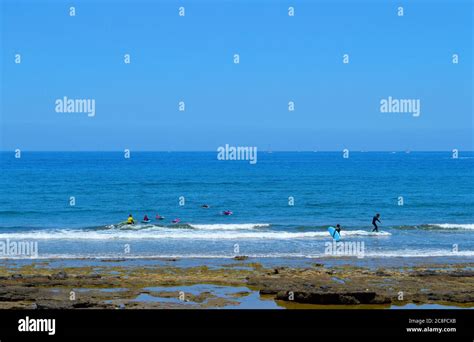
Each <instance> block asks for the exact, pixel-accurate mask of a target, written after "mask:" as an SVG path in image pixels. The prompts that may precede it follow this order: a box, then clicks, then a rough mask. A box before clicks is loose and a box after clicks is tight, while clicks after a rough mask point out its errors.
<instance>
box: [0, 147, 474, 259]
mask: <svg viewBox="0 0 474 342" xmlns="http://www.w3.org/2000/svg"><path fill="white" fill-rule="evenodd" d="M216 156H217V153H215V152H170V153H168V152H132V154H131V158H130V159H126V158H124V155H123V153H121V152H23V153H22V156H21V158H20V159H16V158H15V156H14V154H13V153H9V152H2V153H1V159H0V172H1V177H0V191H1V195H0V241H4V242H7V241H9V242H11V241H29V242H32V241H34V242H37V243H38V256H37V257H38V258H64V257H66V258H82V257H84V258H101V257H121V258H122V257H125V258H149V257H178V258H197V257H199V258H231V257H234V256H235V255H247V256H250V257H256V258H318V259H321V258H338V257H340V256H341V255H335V254H334V253H328V250H327V248H328V245H327V244H326V243H327V242H331V241H332V238H331V236H330V235H329V233H328V232H327V227H328V226H334V225H336V224H337V223H339V224H341V225H342V227H343V230H342V234H341V236H342V240H341V241H342V242H357V243H359V246H360V243H362V242H363V243H364V245H363V248H364V254H363V255H362V256H363V257H364V258H373V259H382V258H424V260H428V261H429V260H431V258H444V257H446V258H448V257H449V258H457V259H458V260H466V261H474V178H473V176H474V174H473V170H474V153H473V152H461V153H460V155H459V158H458V159H453V158H452V156H451V153H450V152H411V153H406V152H397V153H394V152H351V154H350V158H348V159H344V158H343V157H342V153H339V152H273V153H267V152H259V153H258V161H257V163H256V164H255V165H252V164H250V163H249V162H248V161H222V160H218V159H217V157H216ZM71 196H72V197H74V198H75V205H74V206H72V205H70V198H71ZM400 196H402V197H403V202H404V203H403V205H399V197H400ZM180 197H182V198H181V200H182V199H183V198H184V205H180ZM289 197H293V198H294V205H289ZM181 204H182V203H181ZM203 204H208V205H209V206H210V207H209V208H207V209H206V208H202V207H201V206H202V205H203ZM224 210H231V211H232V212H233V215H231V216H225V215H223V214H222V212H223V211H224ZM377 212H378V213H380V214H381V218H380V219H381V221H382V224H380V228H379V233H372V232H371V230H372V226H371V220H372V217H373V215H374V214H375V213H377ZM129 213H132V214H133V215H134V217H135V220H136V221H138V222H140V220H141V219H142V218H143V216H144V215H145V214H147V215H148V216H149V217H150V218H152V219H153V221H152V223H151V224H141V223H138V224H136V225H134V226H133V227H132V226H120V225H119V223H120V222H122V221H124V220H126V218H127V216H128V214H129ZM157 213H159V214H160V215H163V216H165V219H164V220H162V221H156V220H154V218H155V215H156V214H157ZM175 218H180V220H181V222H180V224H177V225H176V224H172V223H171V220H173V219H175ZM362 256H361V255H360V254H359V255H358V257H359V258H360V257H362ZM11 257H15V256H12V255H0V258H11ZM16 257H19V258H22V257H23V256H16ZM25 257H26V256H25ZM345 257H348V256H347V255H346V256H345ZM358 257H357V256H353V258H355V259H358ZM349 258H350V256H349Z"/></svg>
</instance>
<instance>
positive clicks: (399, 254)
mask: <svg viewBox="0 0 474 342" xmlns="http://www.w3.org/2000/svg"><path fill="white" fill-rule="evenodd" d="M245 255H246V256H247V257H249V258H262V259H271V258H305V259H322V258H349V259H351V258H357V259H358V260H361V259H359V258H358V257H357V256H344V255H328V254H324V253H311V254H304V253H256V254H245ZM235 256H236V255H235V254H154V255H130V254H127V255H124V254H44V253H42V254H40V255H38V256H37V257H30V256H14V257H9V256H8V257H5V256H0V259H232V258H235ZM429 257H464V258H466V257H474V251H459V252H453V251H451V250H395V251H387V252H374V253H367V252H366V253H365V254H364V258H365V259H367V258H369V259H370V258H429ZM364 258H362V259H364Z"/></svg>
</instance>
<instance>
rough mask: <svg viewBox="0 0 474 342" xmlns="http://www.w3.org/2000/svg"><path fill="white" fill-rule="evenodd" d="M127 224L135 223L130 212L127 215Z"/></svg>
mask: <svg viewBox="0 0 474 342" xmlns="http://www.w3.org/2000/svg"><path fill="white" fill-rule="evenodd" d="M127 224H135V220H134V219H133V216H132V214H130V215H128V219H127Z"/></svg>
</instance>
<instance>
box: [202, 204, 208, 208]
mask: <svg viewBox="0 0 474 342" xmlns="http://www.w3.org/2000/svg"><path fill="white" fill-rule="evenodd" d="M201 208H205V209H207V208H209V205H208V204H203V205H201Z"/></svg>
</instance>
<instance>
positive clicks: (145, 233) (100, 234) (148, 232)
mask: <svg viewBox="0 0 474 342" xmlns="http://www.w3.org/2000/svg"><path fill="white" fill-rule="evenodd" d="M389 235H391V234H390V233H388V232H383V231H381V232H378V233H375V232H367V231H363V230H353V231H350V230H348V231H343V232H341V237H344V236H389ZM311 238H330V236H329V233H328V232H326V231H322V232H284V231H239V230H228V231H218V230H209V231H205V230H196V231H195V230H193V229H182V228H164V227H161V228H157V227H150V228H144V229H139V230H136V229H130V230H121V229H109V230H96V231H82V230H64V229H63V230H55V231H51V230H48V231H34V232H21V233H20V232H18V233H4V234H0V239H10V240H15V239H19V240H23V239H31V240H116V239H127V240H141V239H146V240H152V239H177V240H189V239H190V240H233V239H242V240H243V239H265V240H292V239H311Z"/></svg>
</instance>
